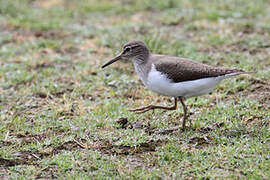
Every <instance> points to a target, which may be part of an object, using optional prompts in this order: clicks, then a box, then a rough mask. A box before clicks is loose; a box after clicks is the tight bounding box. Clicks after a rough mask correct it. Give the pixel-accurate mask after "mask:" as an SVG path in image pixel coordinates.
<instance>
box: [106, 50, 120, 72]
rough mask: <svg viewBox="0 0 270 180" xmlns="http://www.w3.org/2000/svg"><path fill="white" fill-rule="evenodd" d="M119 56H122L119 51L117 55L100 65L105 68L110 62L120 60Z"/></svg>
mask: <svg viewBox="0 0 270 180" xmlns="http://www.w3.org/2000/svg"><path fill="white" fill-rule="evenodd" d="M121 56H122V53H120V54H119V55H117V56H116V57H115V58H113V59H112V60H110V61H108V62H107V63H106V64H104V65H103V66H102V68H105V67H106V66H109V65H110V64H112V63H114V62H116V61H118V60H120V59H121Z"/></svg>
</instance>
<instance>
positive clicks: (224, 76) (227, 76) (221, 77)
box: [217, 70, 256, 80]
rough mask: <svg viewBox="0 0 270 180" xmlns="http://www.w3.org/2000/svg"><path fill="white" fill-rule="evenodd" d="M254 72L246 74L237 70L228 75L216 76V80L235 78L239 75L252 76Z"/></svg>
mask: <svg viewBox="0 0 270 180" xmlns="http://www.w3.org/2000/svg"><path fill="white" fill-rule="evenodd" d="M254 73H256V72H246V71H243V70H239V71H234V72H231V73H228V74H225V75H223V76H218V77H217V79H220V80H222V79H227V78H230V77H234V76H237V75H240V74H254Z"/></svg>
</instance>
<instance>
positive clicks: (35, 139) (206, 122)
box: [0, 0, 270, 179]
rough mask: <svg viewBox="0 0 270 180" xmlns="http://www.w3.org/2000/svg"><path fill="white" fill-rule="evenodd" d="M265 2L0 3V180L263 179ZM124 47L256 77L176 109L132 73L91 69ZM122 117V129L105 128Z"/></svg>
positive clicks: (268, 88) (267, 113) (269, 13)
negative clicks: (185, 118)
mask: <svg viewBox="0 0 270 180" xmlns="http://www.w3.org/2000/svg"><path fill="white" fill-rule="evenodd" d="M269 22H270V4H269V1H267V0H257V1H252V0H237V1H234V0H226V1H218V0H217V1H207V0H204V1H198V0H181V1H176V0H168V1H159V0H139V1H124V0H113V1H107V0H100V1H97V0H80V1H76V2H75V1H69V0H46V1H45V0H43V1H38V0H36V1H35V0H0V147H1V148H0V177H1V178H4V179H8V178H10V179H36V178H43V179H50V178H59V179H65V178H69V179H79V178H81V179H89V178H90V177H92V178H95V179H107V178H113V179H239V178H241V179H269V178H270V169H269V167H270V163H269V162H270V161H269V156H270V154H269V138H270V133H269V130H270V129H269V119H270V110H269V109H270V99H269V97H270V93H269V92H270V80H269V79H270V63H269V62H270V58H269V53H270V49H269V46H270V43H269V42H270V38H269V37H270V36H269V35H270V25H269ZM132 39H140V40H143V41H145V43H146V44H147V45H148V47H149V48H150V49H151V51H152V52H154V53H162V54H169V55H175V56H180V57H187V58H192V59H194V60H197V61H200V62H203V63H206V64H210V65H214V66H224V67H235V68H241V69H244V70H246V71H256V73H255V74H252V75H247V76H246V75H243V76H239V77H236V78H233V79H230V80H225V81H224V82H222V83H221V84H220V85H219V86H218V87H217V88H216V90H215V91H214V92H213V93H211V94H210V95H205V96H202V97H198V98H191V99H188V100H187V101H186V102H187V104H188V106H189V111H190V112H191V114H192V115H191V116H190V119H191V120H192V121H193V126H192V128H191V129H189V130H187V131H185V132H182V131H181V130H179V131H174V132H171V133H160V132H162V131H164V130H165V129H167V128H173V127H176V126H178V125H181V120H182V113H183V110H182V109H181V108H178V109H177V110H176V111H174V112H165V111H162V110H156V111H155V113H152V112H148V113H145V114H134V113H131V112H129V111H128V109H130V108H135V107H139V106H142V105H145V104H150V103H156V104H166V105H169V104H172V102H171V100H170V99H169V98H166V97H160V96H158V95H156V94H154V93H152V92H150V91H148V90H147V89H146V88H145V87H143V85H142V83H141V82H140V81H139V78H138V77H137V75H136V74H135V72H134V68H133V66H132V64H130V63H127V62H122V63H120V62H119V63H117V64H115V65H112V66H110V67H108V68H106V69H101V66H102V64H104V63H105V62H106V61H107V60H109V59H110V58H112V57H113V56H114V55H115V54H117V53H118V52H119V51H121V47H122V45H123V44H125V43H127V42H128V41H130V40H132ZM120 118H126V119H127V122H126V123H127V124H122V125H121V124H120V123H119V122H117V121H118V120H119V119H120Z"/></svg>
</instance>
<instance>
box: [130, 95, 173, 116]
mask: <svg viewBox="0 0 270 180" xmlns="http://www.w3.org/2000/svg"><path fill="white" fill-rule="evenodd" d="M176 108H177V98H174V106H171V107H166V106H155V105H149V106H146V107H142V108H137V109H130V110H129V111H131V112H138V113H144V112H147V111H149V110H154V109H165V110H176Z"/></svg>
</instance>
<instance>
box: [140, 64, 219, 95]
mask: <svg viewBox="0 0 270 180" xmlns="http://www.w3.org/2000/svg"><path fill="white" fill-rule="evenodd" d="M222 79H223V78H222V77H210V78H203V79H199V80H192V81H185V82H179V83H173V82H171V80H170V79H168V78H167V77H166V75H164V74H161V73H160V72H159V71H157V70H156V69H155V67H154V66H152V69H151V71H150V72H149V74H148V78H147V83H146V84H145V85H146V86H147V87H148V88H149V89H150V90H152V91H154V92H156V93H158V94H161V95H165V96H171V97H180V96H181V97H192V96H200V95H203V94H207V93H209V92H211V91H212V90H213V89H214V88H215V87H216V86H217V84H218V83H219V82H220V81H221V80H222Z"/></svg>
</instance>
